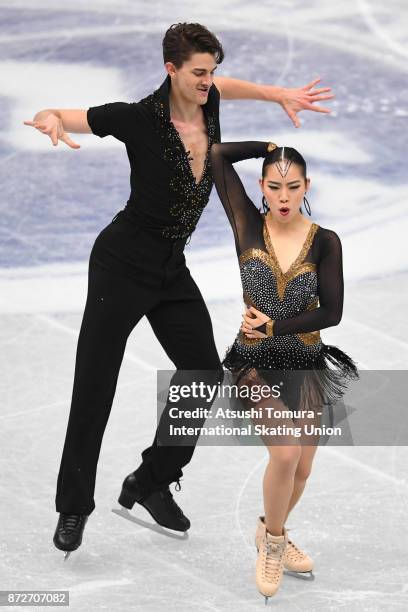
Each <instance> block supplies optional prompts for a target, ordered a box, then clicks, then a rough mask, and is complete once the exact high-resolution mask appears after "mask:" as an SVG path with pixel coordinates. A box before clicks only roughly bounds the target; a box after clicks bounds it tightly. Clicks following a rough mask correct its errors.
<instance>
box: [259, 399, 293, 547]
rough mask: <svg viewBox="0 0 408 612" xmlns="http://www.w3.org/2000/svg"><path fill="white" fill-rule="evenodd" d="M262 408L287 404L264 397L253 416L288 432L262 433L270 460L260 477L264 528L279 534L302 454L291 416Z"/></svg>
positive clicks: (282, 408) (276, 407) (279, 406)
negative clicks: (285, 416)
mask: <svg viewBox="0 0 408 612" xmlns="http://www.w3.org/2000/svg"><path fill="white" fill-rule="evenodd" d="M265 408H273V409H274V410H279V411H282V410H287V406H285V404H284V403H283V402H282V400H280V399H275V398H267V399H264V400H262V401H261V402H258V403H257V404H256V410H257V412H258V414H259V415H262V416H261V417H260V418H257V419H254V422H255V423H256V424H261V425H265V426H266V427H268V428H277V427H281V428H283V427H285V428H286V431H287V432H289V433H288V434H287V435H280V436H279V437H278V438H277V437H276V435H272V434H271V436H270V437H267V436H263V441H264V444H265V446H266V447H267V450H268V453H269V462H268V465H267V467H266V470H265V474H264V479H263V496H264V509H265V523H266V528H267V530H268V531H269V533H271V534H272V535H276V536H280V535H282V533H283V527H284V524H285V520H286V516H287V512H288V506H289V503H290V500H291V498H292V495H293V491H294V484H295V473H296V470H297V466H298V463H299V460H300V457H301V453H302V447H301V446H300V444H299V442H298V441H297V439H296V438H295V437H294V435H292V434H291V433H290V428H293V427H294V423H293V420H292V419H288V418H283V417H280V416H279V417H274V416H271V414H270V413H269V414H268V413H267V412H266V411H265Z"/></svg>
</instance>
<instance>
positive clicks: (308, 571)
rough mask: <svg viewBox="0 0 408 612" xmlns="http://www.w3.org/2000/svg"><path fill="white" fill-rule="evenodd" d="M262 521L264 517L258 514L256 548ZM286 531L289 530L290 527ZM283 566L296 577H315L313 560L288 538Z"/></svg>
mask: <svg viewBox="0 0 408 612" xmlns="http://www.w3.org/2000/svg"><path fill="white" fill-rule="evenodd" d="M264 521H265V517H264V516H260V517H259V519H258V524H257V530H256V535H255V545H256V547H257V548H258V547H259V542H260V541H261V538H262V534H263V531H264V525H265V523H264ZM287 531H290V529H288V530H287ZM283 566H284V568H285V570H286V572H285V573H287V574H290V575H291V576H295V577H296V578H303V579H304V580H314V578H315V577H314V574H313V560H312V559H311V558H310V557H309V555H307V554H306V553H305V552H303V550H301V549H300V548H298V547H297V546H296V544H295V543H294V542H293V541H292V540H289V539H288V543H287V546H286V550H285V556H284V559H283Z"/></svg>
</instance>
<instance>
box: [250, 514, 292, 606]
mask: <svg viewBox="0 0 408 612" xmlns="http://www.w3.org/2000/svg"><path fill="white" fill-rule="evenodd" d="M258 529H259V537H256V538H255V544H256V547H257V549H258V558H257V561H256V586H257V587H258V590H259V592H260V593H262V595H264V596H265V603H267V601H268V597H272V596H273V595H275V593H276V592H277V590H278V589H279V587H280V584H281V582H282V575H283V558H284V555H285V549H286V545H287V542H288V534H287V532H286V529H283V535H280V536H274V535H272V534H271V533H269V532H268V531H267V530H266V525H265V523H264V522H263V521H259V522H258ZM257 536H258V531H257Z"/></svg>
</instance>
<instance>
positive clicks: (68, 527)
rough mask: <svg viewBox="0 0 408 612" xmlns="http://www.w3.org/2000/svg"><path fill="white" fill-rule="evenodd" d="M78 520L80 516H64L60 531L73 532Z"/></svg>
mask: <svg viewBox="0 0 408 612" xmlns="http://www.w3.org/2000/svg"><path fill="white" fill-rule="evenodd" d="M80 518H81V515H79V514H69V515H68V516H64V517H63V522H62V525H61V530H62V531H66V532H69V531H75V529H76V528H77V526H78V524H79V522H80Z"/></svg>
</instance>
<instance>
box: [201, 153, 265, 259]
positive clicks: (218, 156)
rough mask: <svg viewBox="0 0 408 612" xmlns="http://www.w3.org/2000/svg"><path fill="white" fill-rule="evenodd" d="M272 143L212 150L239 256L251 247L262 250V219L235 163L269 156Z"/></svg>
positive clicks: (214, 172) (217, 181) (215, 176)
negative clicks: (269, 146) (268, 148)
mask: <svg viewBox="0 0 408 612" xmlns="http://www.w3.org/2000/svg"><path fill="white" fill-rule="evenodd" d="M268 144H269V143H268V142H257V141H248V142H223V143H222V144H219V143H216V144H213V146H212V147H211V168H212V175H213V179H214V183H215V187H216V189H217V192H218V195H219V198H220V200H221V203H222V205H223V207H224V210H225V212H226V214H227V217H228V220H229V222H230V224H231V227H232V231H233V232H234V238H235V246H236V249H237V253H238V255H241V253H243V252H244V251H245V250H246V249H248V248H251V247H259V248H262V243H260V244H258V243H259V240H260V236H262V225H263V221H262V216H261V214H260V212H259V210H258V209H257V208H256V206H255V205H254V203H253V202H252V200H251V199H250V198H249V197H248V196H247V194H246V191H245V189H244V186H243V184H242V182H241V179H240V178H239V176H238V174H237V172H236V171H235V169H234V167H233V165H232V164H233V163H235V162H238V161H241V160H243V159H250V158H253V157H265V155H266V153H267V147H268Z"/></svg>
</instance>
